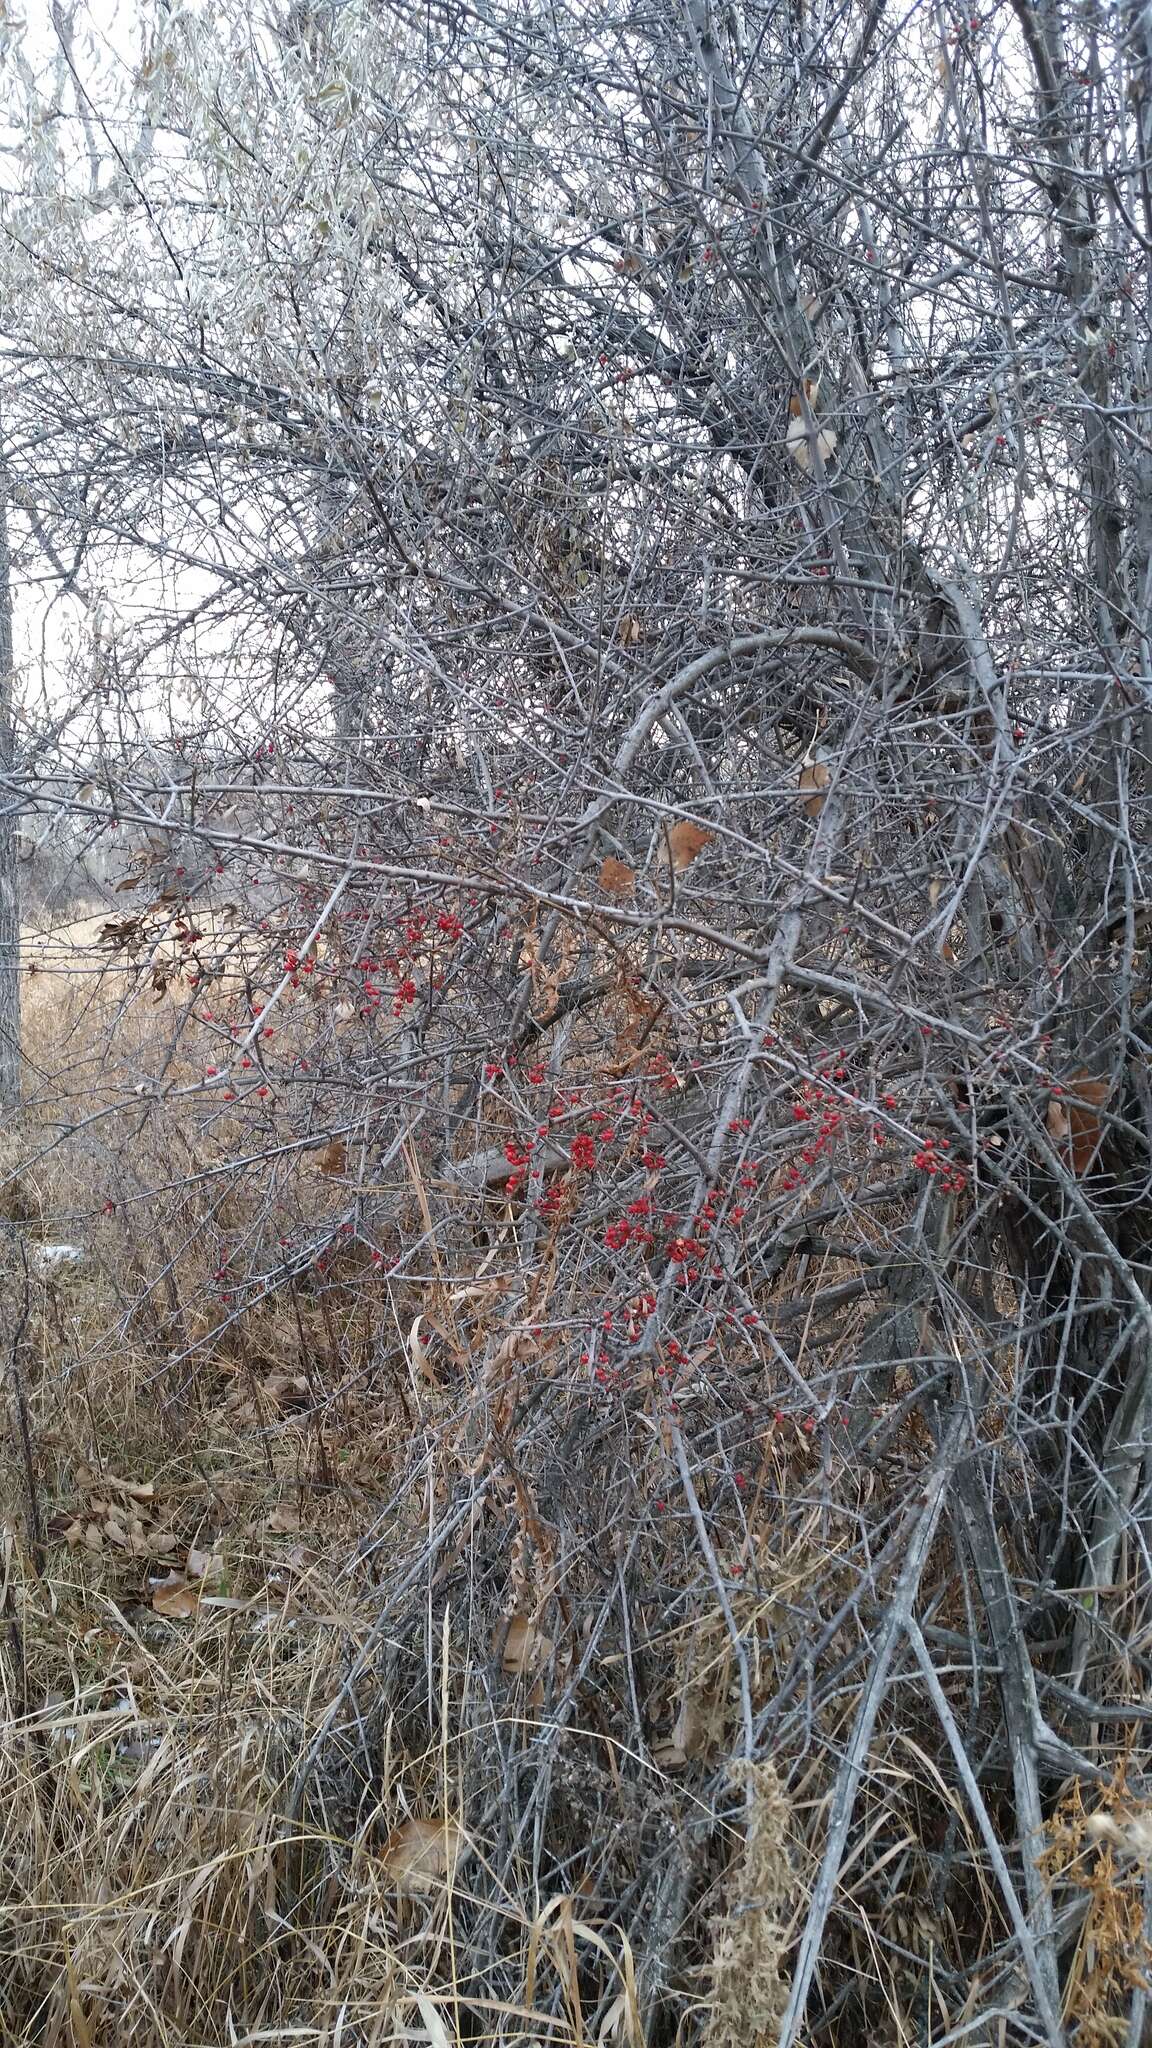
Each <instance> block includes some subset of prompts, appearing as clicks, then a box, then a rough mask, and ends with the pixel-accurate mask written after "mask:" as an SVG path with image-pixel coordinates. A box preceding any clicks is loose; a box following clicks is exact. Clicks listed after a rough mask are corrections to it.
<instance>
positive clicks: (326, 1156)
mask: <svg viewBox="0 0 1152 2048" xmlns="http://www.w3.org/2000/svg"><path fill="white" fill-rule="evenodd" d="M316 1163H317V1165H318V1166H319V1168H320V1171H321V1173H333V1174H338V1173H347V1171H348V1147H347V1145H346V1144H345V1143H344V1140H343V1138H333V1139H331V1141H330V1142H329V1143H328V1144H327V1145H325V1147H324V1150H323V1151H322V1152H321V1154H320V1157H319V1159H318V1160H317V1162H316Z"/></svg>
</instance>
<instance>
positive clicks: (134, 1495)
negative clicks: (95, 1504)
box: [100, 1472, 156, 1501]
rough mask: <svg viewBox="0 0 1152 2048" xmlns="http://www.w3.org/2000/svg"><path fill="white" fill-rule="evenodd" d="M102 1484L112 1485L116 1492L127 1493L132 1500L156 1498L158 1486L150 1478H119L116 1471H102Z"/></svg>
mask: <svg viewBox="0 0 1152 2048" xmlns="http://www.w3.org/2000/svg"><path fill="white" fill-rule="evenodd" d="M100 1484H101V1486H108V1487H111V1489H112V1491H113V1492H114V1493H126V1494H127V1495H128V1496H129V1498H130V1499H131V1500H145V1501H147V1500H154V1499H155V1497H156V1488H155V1486H154V1485H153V1483H152V1481H151V1480H150V1479H148V1480H145V1481H138V1480H135V1479H118V1478H117V1477H116V1474H115V1473H114V1472H102V1473H101V1475H100Z"/></svg>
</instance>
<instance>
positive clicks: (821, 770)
mask: <svg viewBox="0 0 1152 2048" xmlns="http://www.w3.org/2000/svg"><path fill="white" fill-rule="evenodd" d="M831 780H832V770H831V769H830V767H829V766H828V763H827V761H805V762H804V764H803V766H802V767H801V770H800V793H801V795H802V796H803V797H804V809H805V810H806V811H807V813H808V816H809V817H810V818H818V817H819V816H820V813H821V811H822V810H823V809H824V802H825V795H826V792H827V789H828V784H829V783H830V782H831Z"/></svg>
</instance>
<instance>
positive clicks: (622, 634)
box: [616, 612, 644, 647]
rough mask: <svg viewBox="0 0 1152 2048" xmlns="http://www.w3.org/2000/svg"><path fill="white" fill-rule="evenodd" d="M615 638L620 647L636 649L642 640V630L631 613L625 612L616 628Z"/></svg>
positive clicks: (637, 620)
mask: <svg viewBox="0 0 1152 2048" xmlns="http://www.w3.org/2000/svg"><path fill="white" fill-rule="evenodd" d="M616 638H617V639H618V641H619V642H620V645H621V647H637V646H639V644H640V642H641V640H642V639H643V638H644V628H643V626H642V625H641V624H640V621H639V619H638V618H637V617H636V615H635V613H633V612H625V614H624V616H623V618H622V619H621V620H620V622H619V624H618V626H617V628H616Z"/></svg>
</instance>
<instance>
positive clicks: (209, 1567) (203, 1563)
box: [184, 1549, 224, 1589]
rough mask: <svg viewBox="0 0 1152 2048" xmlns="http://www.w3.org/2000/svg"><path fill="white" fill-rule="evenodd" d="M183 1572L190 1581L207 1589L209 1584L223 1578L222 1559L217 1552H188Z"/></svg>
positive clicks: (193, 1550) (194, 1550)
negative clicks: (194, 1580) (194, 1581)
mask: <svg viewBox="0 0 1152 2048" xmlns="http://www.w3.org/2000/svg"><path fill="white" fill-rule="evenodd" d="M184 1570H185V1571H186V1573H187V1574H188V1577H189V1578H190V1579H197V1580H199V1581H200V1583H201V1585H202V1587H203V1588H204V1589H207V1587H208V1586H209V1585H210V1584H213V1583H215V1581H217V1580H218V1579H222V1578H223V1576H224V1559H223V1558H222V1557H221V1555H220V1553H219V1551H218V1550H196V1549H192V1550H190V1551H189V1552H188V1556H187V1558H186V1560H185V1563H184Z"/></svg>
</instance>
